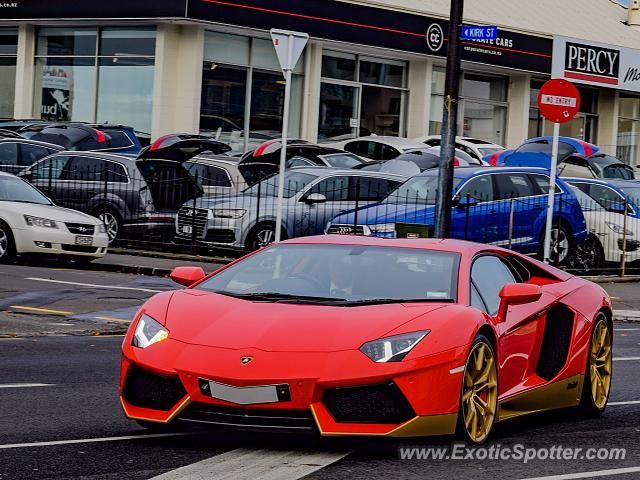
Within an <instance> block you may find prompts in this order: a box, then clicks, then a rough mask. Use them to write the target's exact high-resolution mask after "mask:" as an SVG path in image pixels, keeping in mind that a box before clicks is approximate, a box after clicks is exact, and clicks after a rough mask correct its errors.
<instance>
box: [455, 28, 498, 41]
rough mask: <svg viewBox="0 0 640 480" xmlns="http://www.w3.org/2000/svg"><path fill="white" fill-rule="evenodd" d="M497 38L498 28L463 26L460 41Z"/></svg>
mask: <svg viewBox="0 0 640 480" xmlns="http://www.w3.org/2000/svg"><path fill="white" fill-rule="evenodd" d="M496 38H498V27H477V26H474V25H463V26H462V34H461V35H460V39H461V40H495V39H496Z"/></svg>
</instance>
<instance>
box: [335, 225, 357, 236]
mask: <svg viewBox="0 0 640 480" xmlns="http://www.w3.org/2000/svg"><path fill="white" fill-rule="evenodd" d="M327 233H329V234H334V235H364V227H363V226H362V225H331V226H330V227H329V228H328V230H327Z"/></svg>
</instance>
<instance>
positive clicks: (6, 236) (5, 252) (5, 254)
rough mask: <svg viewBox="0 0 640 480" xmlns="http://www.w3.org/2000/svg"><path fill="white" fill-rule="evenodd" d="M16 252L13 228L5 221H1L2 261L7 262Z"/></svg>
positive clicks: (0, 242)
mask: <svg viewBox="0 0 640 480" xmlns="http://www.w3.org/2000/svg"><path fill="white" fill-rule="evenodd" d="M15 254H16V246H15V241H14V240H13V233H12V232H11V229H10V228H9V227H8V226H7V225H6V224H4V223H0V263H6V262H9V261H11V260H12V259H13V257H14V256H15Z"/></svg>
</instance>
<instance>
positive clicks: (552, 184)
mask: <svg viewBox="0 0 640 480" xmlns="http://www.w3.org/2000/svg"><path fill="white" fill-rule="evenodd" d="M559 136H560V124H559V123H557V122H556V123H554V124H553V144H552V145H551V175H550V179H549V199H548V201H547V225H546V227H545V230H544V262H545V263H547V264H548V263H550V262H551V228H552V227H553V208H554V202H555V199H556V195H555V194H556V172H557V171H558V137H559Z"/></svg>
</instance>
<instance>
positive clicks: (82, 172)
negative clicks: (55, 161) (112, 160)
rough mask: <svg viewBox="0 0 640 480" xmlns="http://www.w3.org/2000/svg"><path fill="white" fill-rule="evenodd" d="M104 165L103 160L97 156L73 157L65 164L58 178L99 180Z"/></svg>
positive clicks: (83, 180)
mask: <svg viewBox="0 0 640 480" xmlns="http://www.w3.org/2000/svg"><path fill="white" fill-rule="evenodd" d="M105 167H106V165H105V161H104V160H100V159H98V158H92V157H73V158H72V159H71V161H70V162H69V163H67V165H66V166H65V168H64V171H63V172H62V175H61V177H60V179H61V180H76V181H82V182H99V181H100V180H101V179H102V173H103V172H104V169H105Z"/></svg>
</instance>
